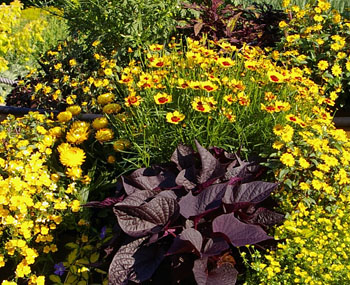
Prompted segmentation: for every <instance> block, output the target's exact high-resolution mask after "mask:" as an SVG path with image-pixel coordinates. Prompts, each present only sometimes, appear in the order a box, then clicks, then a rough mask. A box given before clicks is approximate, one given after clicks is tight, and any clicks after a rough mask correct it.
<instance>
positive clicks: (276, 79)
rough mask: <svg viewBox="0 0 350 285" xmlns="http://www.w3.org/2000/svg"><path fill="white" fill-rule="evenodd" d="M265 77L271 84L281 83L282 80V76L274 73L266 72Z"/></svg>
mask: <svg viewBox="0 0 350 285" xmlns="http://www.w3.org/2000/svg"><path fill="white" fill-rule="evenodd" d="M267 76H268V78H269V80H270V81H271V82H275V83H281V82H283V80H284V76H283V75H282V74H281V73H278V72H276V71H268V72H267Z"/></svg>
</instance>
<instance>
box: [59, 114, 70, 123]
mask: <svg viewBox="0 0 350 285" xmlns="http://www.w3.org/2000/svg"><path fill="white" fill-rule="evenodd" d="M72 117H73V115H72V113H71V112H69V111H64V112H61V113H59V114H58V115H57V119H58V121H59V122H61V123H66V122H68V121H70V120H71V119H72Z"/></svg>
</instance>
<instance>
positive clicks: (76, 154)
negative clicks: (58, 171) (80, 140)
mask: <svg viewBox="0 0 350 285" xmlns="http://www.w3.org/2000/svg"><path fill="white" fill-rule="evenodd" d="M57 150H58V152H59V154H60V161H61V163H62V164H63V165H64V166H67V167H77V166H81V165H82V164H83V163H84V161H85V152H84V151H83V150H82V149H81V148H78V147H71V146H70V145H69V144H68V143H62V144H60V145H59V146H58V148H57Z"/></svg>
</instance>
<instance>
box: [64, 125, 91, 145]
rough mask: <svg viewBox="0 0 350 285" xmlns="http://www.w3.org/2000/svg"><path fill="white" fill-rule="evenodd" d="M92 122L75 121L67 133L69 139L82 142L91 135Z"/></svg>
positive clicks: (73, 141)
mask: <svg viewBox="0 0 350 285" xmlns="http://www.w3.org/2000/svg"><path fill="white" fill-rule="evenodd" d="M89 127H90V124H89V123H87V122H83V121H77V122H74V123H73V125H72V126H71V128H70V130H69V132H68V133H67V135H66V138H67V141H68V142H70V143H73V144H81V143H82V142H83V141H86V140H87V139H88V137H89Z"/></svg>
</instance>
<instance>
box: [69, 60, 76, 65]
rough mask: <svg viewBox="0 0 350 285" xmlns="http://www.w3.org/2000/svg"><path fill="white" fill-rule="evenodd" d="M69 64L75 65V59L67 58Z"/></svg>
mask: <svg viewBox="0 0 350 285" xmlns="http://www.w3.org/2000/svg"><path fill="white" fill-rule="evenodd" d="M69 65H70V66H76V65H77V61H76V60H75V59H71V60H69Z"/></svg>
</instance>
